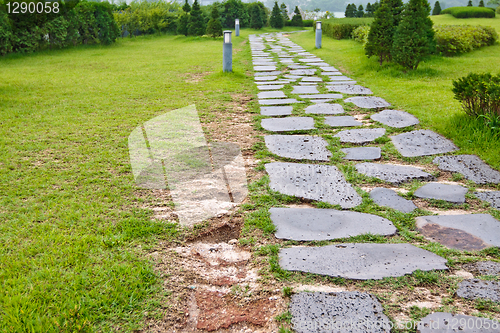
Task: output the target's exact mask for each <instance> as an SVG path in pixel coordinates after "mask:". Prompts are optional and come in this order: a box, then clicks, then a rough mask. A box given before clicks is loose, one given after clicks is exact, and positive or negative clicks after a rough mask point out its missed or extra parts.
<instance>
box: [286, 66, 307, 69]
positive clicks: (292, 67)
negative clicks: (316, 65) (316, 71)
mask: <svg viewBox="0 0 500 333" xmlns="http://www.w3.org/2000/svg"><path fill="white" fill-rule="evenodd" d="M287 67H288V68H291V69H305V68H311V67H310V66H307V65H287Z"/></svg>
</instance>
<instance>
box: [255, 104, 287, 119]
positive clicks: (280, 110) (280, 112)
mask: <svg viewBox="0 0 500 333" xmlns="http://www.w3.org/2000/svg"><path fill="white" fill-rule="evenodd" d="M292 110H293V106H288V105H287V106H263V107H261V108H260V114H261V115H263V116H289V115H291V114H292Z"/></svg>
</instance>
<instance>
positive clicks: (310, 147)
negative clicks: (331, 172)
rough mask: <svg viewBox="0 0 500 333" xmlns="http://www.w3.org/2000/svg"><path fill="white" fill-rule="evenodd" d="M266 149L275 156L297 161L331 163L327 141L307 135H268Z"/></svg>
mask: <svg viewBox="0 0 500 333" xmlns="http://www.w3.org/2000/svg"><path fill="white" fill-rule="evenodd" d="M264 140H265V142H266V147H267V149H269V151H271V152H272V153H273V154H276V155H278V156H281V157H286V158H294V159H297V160H313V161H329V160H330V156H332V153H331V152H330V151H329V150H328V149H326V147H327V146H328V142H326V141H325V139H323V138H320V137H314V136H305V135H266V136H265V137H264Z"/></svg>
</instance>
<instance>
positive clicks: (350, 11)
mask: <svg viewBox="0 0 500 333" xmlns="http://www.w3.org/2000/svg"><path fill="white" fill-rule="evenodd" d="M356 12H357V9H356V5H355V4H353V3H352V4H348V5H347V7H346V9H345V17H356Z"/></svg>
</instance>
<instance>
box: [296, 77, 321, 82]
mask: <svg viewBox="0 0 500 333" xmlns="http://www.w3.org/2000/svg"><path fill="white" fill-rule="evenodd" d="M301 81H302V82H323V79H321V78H320V77H303V78H302V80H301Z"/></svg>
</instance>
